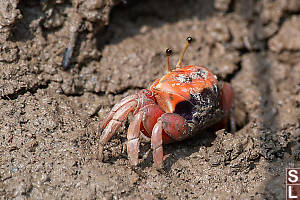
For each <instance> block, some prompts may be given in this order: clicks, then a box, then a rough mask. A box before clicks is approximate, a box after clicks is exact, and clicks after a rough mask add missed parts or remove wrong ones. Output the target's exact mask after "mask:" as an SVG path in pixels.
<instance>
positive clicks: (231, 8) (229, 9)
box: [226, 0, 236, 13]
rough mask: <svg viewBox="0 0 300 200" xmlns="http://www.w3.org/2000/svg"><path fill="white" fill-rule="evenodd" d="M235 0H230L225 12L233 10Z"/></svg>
mask: <svg viewBox="0 0 300 200" xmlns="http://www.w3.org/2000/svg"><path fill="white" fill-rule="evenodd" d="M235 5H236V0H231V2H230V4H229V6H228V10H227V12H226V13H233V12H234V11H235Z"/></svg>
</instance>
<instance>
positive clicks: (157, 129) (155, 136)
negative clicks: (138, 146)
mask: <svg viewBox="0 0 300 200" xmlns="http://www.w3.org/2000/svg"><path fill="white" fill-rule="evenodd" d="M162 130H163V128H162V122H161V120H158V121H157V123H156V124H155V125H154V127H153V130H152V136H151V144H152V149H153V160H154V167H156V168H157V169H160V168H162V167H163V156H164V155H163V147H162V142H163V141H162Z"/></svg>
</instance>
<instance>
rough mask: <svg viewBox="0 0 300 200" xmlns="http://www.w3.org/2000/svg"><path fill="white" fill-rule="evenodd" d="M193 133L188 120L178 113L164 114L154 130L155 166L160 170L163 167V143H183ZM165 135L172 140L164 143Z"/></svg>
mask: <svg viewBox="0 0 300 200" xmlns="http://www.w3.org/2000/svg"><path fill="white" fill-rule="evenodd" d="M191 133H192V128H191V127H189V124H188V122H187V121H186V119H184V118H183V117H181V116H180V115H178V114H176V113H165V114H163V115H162V116H161V117H160V118H159V119H158V121H157V123H156V124H155V126H154V128H153V130H152V136H151V144H152V149H153V160H154V166H155V167H156V168H158V169H159V168H162V167H163V147H162V143H163V142H164V143H168V142H172V141H181V140H184V139H185V138H187V137H190V136H191ZM164 135H166V136H167V137H168V138H171V140H169V141H164V139H163V138H164V137H163V136H164Z"/></svg>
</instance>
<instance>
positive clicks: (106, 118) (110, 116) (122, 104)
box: [100, 95, 137, 130]
mask: <svg viewBox="0 0 300 200" xmlns="http://www.w3.org/2000/svg"><path fill="white" fill-rule="evenodd" d="M135 99H137V95H131V96H128V97H125V98H124V99H122V100H121V101H120V102H119V103H117V104H116V105H114V107H113V108H112V109H111V111H110V112H109V114H108V115H107V117H105V119H104V120H103V121H102V123H101V124H100V129H101V130H103V129H104V128H105V127H106V126H107V124H108V123H109V122H110V120H111V119H112V118H113V116H114V114H115V113H116V112H117V110H119V109H120V108H121V107H122V106H124V105H125V104H127V103H129V102H131V101H133V100H135Z"/></svg>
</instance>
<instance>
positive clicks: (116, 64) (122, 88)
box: [0, 0, 300, 199]
mask: <svg viewBox="0 0 300 200" xmlns="http://www.w3.org/2000/svg"><path fill="white" fill-rule="evenodd" d="M0 4H1V5H0V25H1V28H0V155H1V156H0V197H1V199H12V198H18V199H61V198H66V199H213V198H214V199H283V198H285V168H287V167H300V162H299V161H300V146H299V140H300V127H299V119H300V108H299V107H300V64H299V63H300V62H299V61H300V43H299V41H300V27H299V24H300V3H299V1H298V0H282V1H271V0H264V1H246V0H243V1H233V0H231V1H230V0H215V1H208V0H201V1H193V0H189V1H179V0H178V1H177V0H176V1H171V0H167V1H140V2H139V1H129V0H128V1H127V4H124V1H120V2H119V1H108V0H107V1H106V0H103V1H101V0H89V1H83V0H73V1H72V2H70V1H65V0H56V1H55V0H54V1H50V0H49V1H41V2H39V1H19V0H9V1H1V2H0ZM187 36H192V37H193V38H194V39H195V42H193V44H192V45H191V47H190V49H189V50H188V51H187V53H186V56H185V58H184V64H201V65H204V66H208V67H209V68H210V69H211V70H212V71H213V72H214V73H215V74H216V75H217V76H218V77H219V79H221V80H225V81H228V82H230V83H231V84H232V86H233V88H234V91H235V94H236V98H235V104H236V109H235V117H236V121H237V125H238V131H237V132H236V133H235V134H231V133H228V132H226V131H224V130H220V131H218V132H216V133H214V132H204V133H201V134H199V135H198V136H196V137H195V138H193V139H188V140H186V141H183V142H179V143H174V144H169V145H165V146H164V151H165V157H164V164H165V168H164V170H162V171H157V170H155V169H154V168H153V167H152V164H153V161H152V153H151V150H150V148H151V145H150V143H149V141H146V140H145V141H144V142H142V144H141V150H140V165H139V166H138V167H136V168H132V167H131V166H130V165H129V161H128V159H127V153H126V148H125V145H126V129H127V128H128V121H127V122H126V123H124V125H123V126H122V128H121V129H120V130H119V133H118V134H117V135H116V136H115V137H113V139H112V140H111V141H110V142H109V143H108V144H107V145H106V147H105V149H104V162H103V163H102V162H99V161H98V160H97V145H98V139H99V136H100V133H99V124H100V122H101V120H102V119H103V118H104V117H105V116H106V115H107V113H108V111H109V110H110V108H111V107H112V106H113V105H114V104H115V103H116V102H118V101H119V100H120V99H122V98H124V97H125V96H128V95H130V94H134V93H135V92H137V91H138V90H140V89H142V88H147V87H149V86H150V85H151V83H152V82H153V81H154V80H155V79H157V78H158V77H160V76H162V75H163V74H164V73H165V62H166V59H165V56H164V52H165V49H166V48H167V47H169V48H172V49H173V50H174V55H173V56H172V57H171V64H172V65H173V66H174V65H175V64H176V61H177V58H178V57H179V52H180V50H181V49H182V48H183V45H184V42H185V41H184V40H185V38H186V37H187ZM71 46H73V47H74V51H73V52H71V55H70V60H69V64H68V65H65V64H66V63H65V62H66V60H64V55H65V51H66V48H67V47H71ZM69 53H70V51H69ZM64 65H65V67H64Z"/></svg>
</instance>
